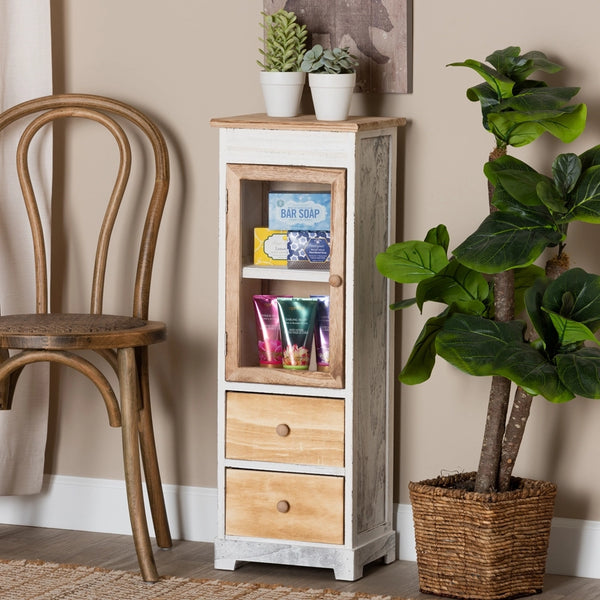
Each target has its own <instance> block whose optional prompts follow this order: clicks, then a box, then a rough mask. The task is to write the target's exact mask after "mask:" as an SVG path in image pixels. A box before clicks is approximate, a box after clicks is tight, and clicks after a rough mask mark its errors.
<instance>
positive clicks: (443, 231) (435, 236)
mask: <svg viewBox="0 0 600 600" xmlns="http://www.w3.org/2000/svg"><path fill="white" fill-rule="evenodd" d="M425 241H426V242H429V243H430V244H436V245H437V246H441V247H442V248H443V249H444V250H445V251H446V252H448V246H449V245H450V236H449V235H448V229H447V228H446V226H445V225H444V224H440V225H438V226H437V227H433V228H431V229H430V230H429V231H428V232H427V235H426V236H425Z"/></svg>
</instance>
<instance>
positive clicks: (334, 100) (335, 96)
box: [308, 73, 356, 121]
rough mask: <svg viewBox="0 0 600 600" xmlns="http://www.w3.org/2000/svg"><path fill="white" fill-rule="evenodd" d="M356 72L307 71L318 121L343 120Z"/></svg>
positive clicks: (345, 115)
mask: <svg viewBox="0 0 600 600" xmlns="http://www.w3.org/2000/svg"><path fill="white" fill-rule="evenodd" d="M355 84H356V73H339V74H337V73H335V74H334V73H309V74H308V85H309V86H310V93H311V96H312V100H313V105H314V107H315V115H316V117H317V120H318V121H345V120H346V119H347V118H348V112H349V111H350V102H351V100H352V94H353V92H354V86H355Z"/></svg>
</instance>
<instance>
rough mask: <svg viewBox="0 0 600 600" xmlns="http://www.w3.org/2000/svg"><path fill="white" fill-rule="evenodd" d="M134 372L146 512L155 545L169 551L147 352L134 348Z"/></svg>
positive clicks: (169, 536)
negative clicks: (136, 359)
mask: <svg viewBox="0 0 600 600" xmlns="http://www.w3.org/2000/svg"><path fill="white" fill-rule="evenodd" d="M138 352H139V354H138V357H139V358H140V361H139V363H138V373H139V381H140V394H141V399H142V405H141V408H140V413H139V419H140V425H139V430H140V445H141V451H142V463H143V465H144V475H145V477H146V487H147V489H148V498H149V500H150V510H151V512H152V521H153V523H154V533H155V534H156V543H157V544H158V546H159V547H160V548H171V546H172V545H173V541H172V539H171V531H170V529H169V521H168V519H167V510H166V508H165V498H164V495H163V489H162V482H161V479H160V470H159V468H158V457H157V455H156V443H155V440H154V428H153V426H152V410H151V408H150V385H149V382H148V349H147V348H141V349H138Z"/></svg>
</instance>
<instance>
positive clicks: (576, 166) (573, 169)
mask: <svg viewBox="0 0 600 600" xmlns="http://www.w3.org/2000/svg"><path fill="white" fill-rule="evenodd" d="M552 175H553V177H554V185H555V186H556V189H557V190H558V191H559V192H560V193H561V194H562V196H566V195H567V194H568V193H569V192H571V191H572V190H573V188H574V187H575V184H576V183H577V180H578V179H579V177H580V176H581V159H580V158H579V157H578V156H577V154H573V153H572V152H569V153H566V154H559V155H558V156H557V157H556V158H555V159H554V162H553V163H552Z"/></svg>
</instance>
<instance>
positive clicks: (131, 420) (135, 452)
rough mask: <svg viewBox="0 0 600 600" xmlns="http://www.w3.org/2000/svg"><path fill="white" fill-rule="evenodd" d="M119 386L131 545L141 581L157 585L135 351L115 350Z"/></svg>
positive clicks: (130, 349)
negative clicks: (144, 476) (143, 467)
mask: <svg viewBox="0 0 600 600" xmlns="http://www.w3.org/2000/svg"><path fill="white" fill-rule="evenodd" d="M118 368H119V382H120V391H121V420H122V425H121V428H122V435H123V464H124V468H125V485H126V488H127V504H128V506H129V518H130V520H131V529H132V533H133V541H134V544H135V550H136V552H137V556H138V562H139V565H140V570H141V573H142V577H143V579H144V581H149V582H154V581H158V579H159V576H158V571H157V570H156V564H155V562H154V555H153V554H152V546H151V544H150V535H149V534H148V523H147V521H146V511H145V509H144V496H143V492H142V473H141V467H140V445H139V435H138V407H139V405H138V399H139V398H138V387H137V368H136V360H135V350H134V349H133V348H121V349H119V350H118Z"/></svg>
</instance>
